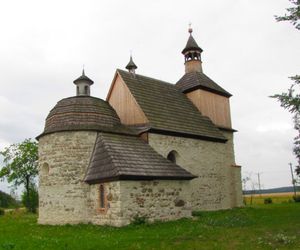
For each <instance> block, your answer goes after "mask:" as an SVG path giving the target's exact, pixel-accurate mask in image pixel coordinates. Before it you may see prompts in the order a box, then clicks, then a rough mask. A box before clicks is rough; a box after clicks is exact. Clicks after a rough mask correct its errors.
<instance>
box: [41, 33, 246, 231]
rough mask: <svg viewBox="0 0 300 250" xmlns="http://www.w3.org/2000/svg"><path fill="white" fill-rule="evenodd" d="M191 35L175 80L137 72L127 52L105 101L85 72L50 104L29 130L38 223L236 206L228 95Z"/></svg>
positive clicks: (114, 221)
mask: <svg viewBox="0 0 300 250" xmlns="http://www.w3.org/2000/svg"><path fill="white" fill-rule="evenodd" d="M189 33H190V34H189V38H188V41H187V44H186V46H185V48H184V49H183V50H182V54H183V56H184V61H185V63H184V65H185V74H184V75H183V76H182V77H181V78H180V79H179V80H178V82H177V83H176V84H172V83H168V82H164V81H161V80H157V79H154V78H151V77H147V76H143V75H140V74H138V73H137V72H136V69H137V66H136V65H135V63H134V62H133V60H132V58H130V61H129V63H128V65H127V66H126V69H127V71H125V70H121V69H117V70H116V72H115V75H114V77H113V81H112V84H111V87H110V90H109V92H108V94H107V98H106V100H102V99H99V98H96V97H92V96H91V95H90V89H91V85H92V84H93V81H92V80H91V79H90V78H88V77H87V76H86V75H85V73H84V71H83V73H82V75H81V76H80V77H79V78H78V79H76V80H75V81H74V84H75V85H76V96H72V97H68V98H64V99H62V100H60V101H59V102H58V103H57V104H56V105H55V107H54V108H53V109H52V110H51V111H50V113H49V114H48V116H47V118H46V124H45V128H44V131H43V133H42V134H40V135H39V136H38V137H37V139H38V140H39V197H40V201H39V202H40V204H39V219H38V222H39V223H41V224H65V223H70V224H74V223H93V224H100V225H112V226H123V225H127V224H129V223H131V222H132V221H133V220H134V219H135V218H138V217H145V218H146V219H147V220H148V221H154V220H175V219H179V218H182V217H190V216H191V213H192V211H196V210H218V209H229V208H233V207H237V206H241V205H242V188H241V168H240V166H238V165H236V163H235V157H234V147H233V135H234V132H236V131H235V130H234V129H233V128H232V126H231V117H230V105H229V98H230V97H231V94H230V93H229V92H227V91H226V90H225V89H223V88H222V87H221V86H219V85H218V84H217V83H215V82H214V81H213V80H211V79H210V78H209V77H208V76H206V75H205V74H204V73H203V71H202V60H201V53H202V49H201V48H200V47H199V46H198V44H197V43H196V41H195V40H194V38H193V36H192V29H189Z"/></svg>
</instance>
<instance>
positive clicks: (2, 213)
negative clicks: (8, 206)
mask: <svg viewBox="0 0 300 250" xmlns="http://www.w3.org/2000/svg"><path fill="white" fill-rule="evenodd" d="M4 214H5V212H4V209H3V208H0V216H1V215H4Z"/></svg>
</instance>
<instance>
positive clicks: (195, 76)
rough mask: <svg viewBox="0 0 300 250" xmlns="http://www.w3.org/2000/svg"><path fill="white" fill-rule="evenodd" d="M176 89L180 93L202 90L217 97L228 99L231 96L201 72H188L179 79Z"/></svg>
mask: <svg viewBox="0 0 300 250" xmlns="http://www.w3.org/2000/svg"><path fill="white" fill-rule="evenodd" d="M176 87H177V88H178V89H179V90H180V91H181V92H182V93H188V92H190V91H193V90H195V89H204V90H208V91H211V92H214V93H217V94H219V95H223V96H226V97H230V96H231V94H230V93H229V92H227V91H226V90H225V89H223V88H222V87H220V86H219V85H218V84H217V83H215V82H214V81H213V80H211V79H210V78H209V77H208V76H207V75H205V74H204V73H202V72H190V73H186V74H185V75H184V76H183V77H181V79H180V80H179V81H178V82H177V83H176Z"/></svg>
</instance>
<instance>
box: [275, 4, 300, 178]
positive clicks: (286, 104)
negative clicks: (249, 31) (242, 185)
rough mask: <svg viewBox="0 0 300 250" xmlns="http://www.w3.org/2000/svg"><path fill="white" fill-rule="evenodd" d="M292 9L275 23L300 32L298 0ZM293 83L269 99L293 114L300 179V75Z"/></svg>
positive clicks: (277, 18) (293, 77)
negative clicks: (274, 100)
mask: <svg viewBox="0 0 300 250" xmlns="http://www.w3.org/2000/svg"><path fill="white" fill-rule="evenodd" d="M289 1H290V2H291V3H292V4H293V5H294V7H290V8H287V9H286V10H287V12H288V14H285V15H284V16H275V18H276V20H277V21H279V22H280V21H290V22H291V23H292V24H293V25H294V26H295V28H296V29H298V30H300V0H289ZM290 79H291V80H292V81H294V83H293V84H292V85H291V87H290V88H289V89H288V91H287V92H283V93H281V94H276V95H273V96H271V97H273V98H276V99H277V100H278V101H279V102H280V104H281V106H282V107H283V108H285V109H287V110H288V111H289V112H290V113H292V114H293V122H294V128H295V129H296V130H297V132H298V135H297V136H296V137H295V138H294V148H293V152H294V154H295V156H296V158H297V161H298V165H297V166H296V174H297V175H298V176H299V177H300V94H299V93H300V91H299V90H300V89H299V88H300V75H295V76H292V77H290Z"/></svg>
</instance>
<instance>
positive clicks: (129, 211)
mask: <svg viewBox="0 0 300 250" xmlns="http://www.w3.org/2000/svg"><path fill="white" fill-rule="evenodd" d="M188 182H189V181H177V180H156V181H122V182H121V207H122V209H121V210H122V213H121V214H122V218H123V224H129V223H130V222H131V221H132V220H133V219H134V217H136V216H138V217H146V219H147V221H150V222H153V221H155V220H162V221H167V220H176V219H180V218H184V217H191V212H192V207H191V203H190V201H188V200H187V198H186V197H187V196H186V194H185V193H184V192H185V190H186V189H185V186H186V185H187V183H188Z"/></svg>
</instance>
